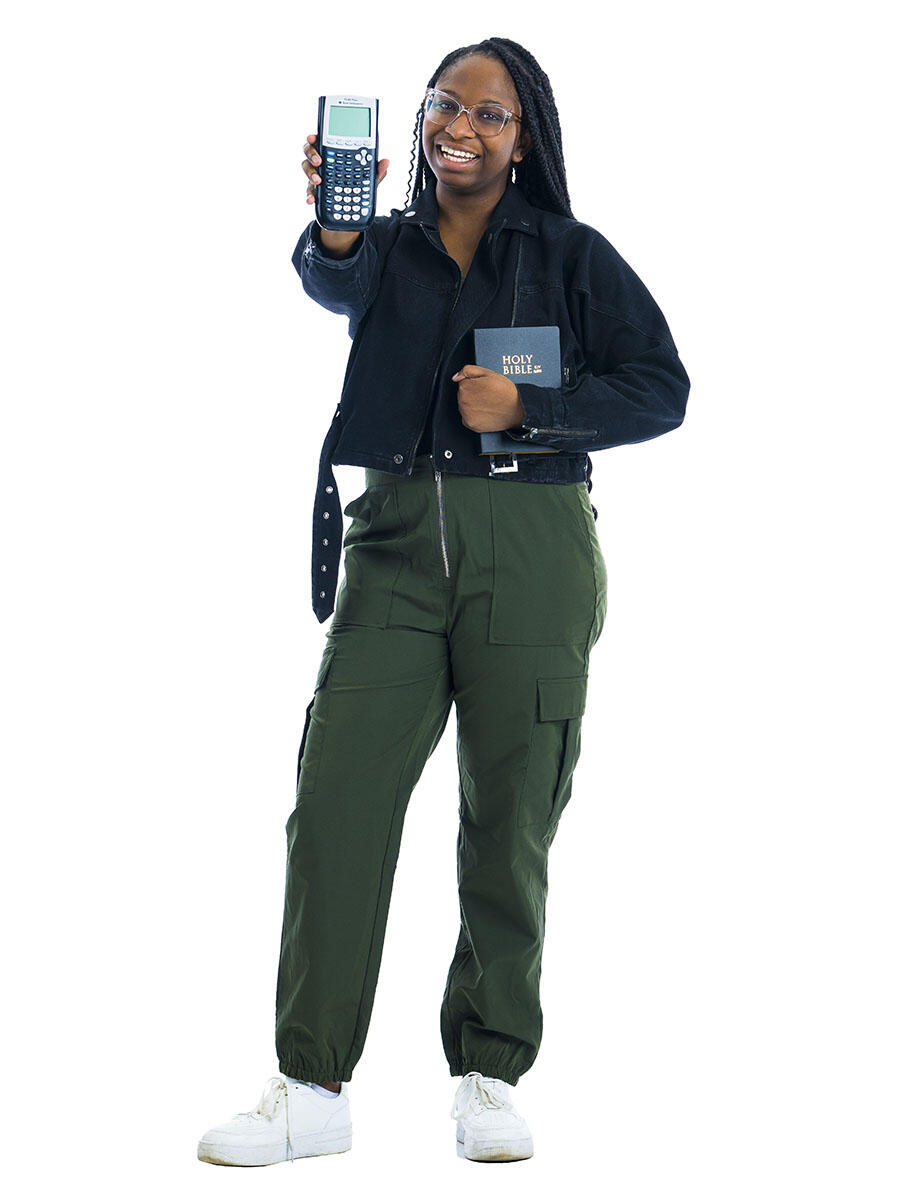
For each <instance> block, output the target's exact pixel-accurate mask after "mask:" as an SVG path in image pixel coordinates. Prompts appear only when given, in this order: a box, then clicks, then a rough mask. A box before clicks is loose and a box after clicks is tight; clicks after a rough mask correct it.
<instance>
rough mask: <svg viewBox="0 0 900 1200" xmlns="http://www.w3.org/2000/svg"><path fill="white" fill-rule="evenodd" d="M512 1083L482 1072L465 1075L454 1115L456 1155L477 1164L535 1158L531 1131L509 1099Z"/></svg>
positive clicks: (460, 1086)
mask: <svg viewBox="0 0 900 1200" xmlns="http://www.w3.org/2000/svg"><path fill="white" fill-rule="evenodd" d="M509 1090H510V1089H509V1084H508V1083H506V1082H505V1081H504V1080H502V1079H492V1078H491V1077H489V1076H485V1075H482V1074H481V1072H480V1071H470V1072H469V1073H468V1075H464V1076H463V1080H462V1083H460V1085H459V1087H458V1088H457V1089H456V1096H455V1097H454V1100H453V1107H452V1108H451V1110H450V1116H451V1117H455V1118H456V1143H457V1145H456V1153H457V1154H458V1155H459V1156H460V1158H471V1159H473V1160H474V1161H475V1162H515V1161H516V1160H517V1159H520V1158H531V1156H532V1154H534V1144H533V1142H532V1139H531V1130H530V1129H529V1128H528V1126H527V1125H526V1124H525V1120H524V1118H523V1117H522V1116H521V1115H520V1114H519V1113H518V1112H516V1110H515V1108H514V1107H513V1105H512V1102H511V1101H510V1098H509Z"/></svg>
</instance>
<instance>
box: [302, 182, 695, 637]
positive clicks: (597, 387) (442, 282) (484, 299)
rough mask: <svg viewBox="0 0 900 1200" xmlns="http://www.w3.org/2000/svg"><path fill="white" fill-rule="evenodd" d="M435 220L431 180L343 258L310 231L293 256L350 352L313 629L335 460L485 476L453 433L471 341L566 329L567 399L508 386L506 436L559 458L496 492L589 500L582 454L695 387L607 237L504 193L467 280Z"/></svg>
mask: <svg viewBox="0 0 900 1200" xmlns="http://www.w3.org/2000/svg"><path fill="white" fill-rule="evenodd" d="M437 217H438V209H437V198H436V196H435V184H434V182H433V181H432V182H431V183H430V184H429V186H428V187H427V188H426V189H425V190H424V191H423V192H422V193H421V194H420V195H419V196H417V197H416V199H415V200H414V201H413V203H412V204H411V205H410V206H409V208H406V209H402V208H394V209H391V213H390V216H387V217H375V219H374V221H373V222H372V224H371V225H370V226H369V227H368V228H367V229H366V230H365V231H364V232H363V234H362V237H361V239H360V241H359V244H358V246H357V248H356V250H355V251H354V253H353V254H352V255H351V256H350V257H349V258H332V257H330V256H329V254H328V252H327V251H326V250H325V249H324V248H323V246H322V243H321V240H320V238H319V226H318V224H317V222H316V221H315V220H312V221H310V223H309V225H308V226H307V227H306V229H304V231H303V233H302V234H301V235H300V240H299V242H298V243H297V247H296V249H295V251H294V255H293V260H292V261H293V264H294V266H295V268H296V269H297V271H298V273H299V275H300V279H301V282H302V284H303V288H304V290H305V291H306V293H307V295H309V296H311V297H312V299H313V300H315V301H316V302H317V303H318V304H321V305H322V306H323V307H324V308H327V309H328V310H329V311H330V312H334V313H340V314H342V315H343V316H346V317H347V318H348V319H349V334H350V337H351V338H352V339H353V344H352V346H351V348H350V354H349V357H348V360H347V368H346V371H345V374H344V383H343V388H342V391H341V399H340V403H339V404H338V406H337V409H336V411H335V414H334V418H333V420H332V423H331V427H330V429H329V431H328V434H327V436H326V438H325V443H324V445H323V446H322V453H321V456H320V460H319V477H318V482H317V487H316V499H315V508H314V511H313V526H312V530H313V544H312V600H313V611H314V612H315V614H316V616H317V617H318V619H319V621H324V620H326V618H327V617H328V616H329V615H330V614H331V613H332V612H333V611H334V599H335V594H336V590H337V574H338V568H339V566H340V552H341V546H342V540H343V533H342V531H343V522H342V509H341V504H340V499H339V496H338V491H337V483H336V481H335V478H334V472H333V471H332V463H337V464H347V465H353V466H361V467H375V468H377V469H378V470H381V471H389V472H391V473H393V474H396V475H409V474H411V473H412V467H413V459H414V458H415V456H416V454H417V453H422V452H423V450H424V451H430V452H431V454H432V460H433V465H434V469H435V470H436V471H443V472H445V473H448V474H457V475H480V476H485V477H486V476H488V475H490V474H492V470H491V467H492V462H491V459H490V458H489V457H488V456H483V455H480V454H479V449H480V445H479V437H478V434H477V433H476V432H475V431H474V430H471V429H468V428H466V426H464V425H463V423H462V419H461V417H460V413H459V408H458V406H457V401H456V397H457V388H458V385H457V384H456V383H454V382H453V381H452V378H451V377H452V376H453V375H455V374H456V372H457V371H458V370H459V369H460V367H462V366H463V365H465V364H466V363H474V362H475V357H474V336H473V333H472V330H473V329H475V328H494V327H505V326H510V325H557V326H558V327H559V331H560V353H561V366H562V386H561V387H559V388H548V387H542V386H539V385H537V384H530V383H519V382H518V380H516V385H517V387H518V389H519V395H520V397H521V399H522V405H523V407H524V409H525V420H524V422H523V423H522V425H521V426H517V427H516V428H514V429H509V430H507V431H506V432H507V433H508V434H509V436H510V437H511V438H513V439H514V440H517V441H522V442H528V443H534V444H537V443H540V444H542V445H546V446H550V447H552V448H554V449H556V450H558V451H559V453H558V454H522V455H518V456H517V469H516V470H515V471H508V472H504V473H501V474H497V475H496V476H494V477H495V478H496V479H498V480H501V481H505V482H509V483H516V482H519V481H525V482H537V483H579V482H582V481H585V480H586V481H587V485H588V490H590V486H591V484H590V473H591V461H590V458H589V457H588V455H589V452H590V451H593V450H604V449H606V448H607V447H609V446H619V445H623V444H625V443H629V442H642V441H646V440H647V439H648V438H653V437H657V436H658V435H659V434H662V433H666V432H668V431H669V430H670V429H675V428H676V427H677V426H678V425H680V424H681V422H682V421H683V420H684V413H685V406H686V404H687V397H688V391H689V389H690V380H689V378H688V375H687V372H686V371H685V369H684V367H683V365H682V363H681V360H680V358H679V356H678V351H677V349H676V346H675V343H674V341H673V339H672V335H671V333H670V331H669V327H668V325H667V324H666V320H665V318H664V317H663V314H662V312H661V311H660V309H659V306H658V305H657V304H656V302H655V301H654V299H653V297H652V296H651V295H650V292H649V291H648V290H647V288H646V287H645V286H644V284H643V283H642V282H641V280H640V279H639V278H638V276H637V274H636V273H635V272H634V271H633V270H632V269H631V267H630V266H629V265H628V264H627V263H626V262H625V260H624V259H623V258H622V257H621V255H619V254H618V252H617V251H616V250H615V249H614V248H613V247H612V245H610V243H609V242H608V241H607V240H606V238H604V237H603V235H602V234H600V233H598V232H597V230H595V229H593V228H592V227H591V226H590V225H585V224H584V223H583V222H581V221H576V220H573V219H572V218H571V217H563V216H560V215H558V214H556V213H551V212H547V211H545V210H544V209H539V208H534V207H533V206H532V205H530V204H529V203H528V201H527V200H526V199H525V196H524V194H523V193H522V191H521V190H520V189H519V188H518V187H517V186H516V184H514V183H513V182H512V181H510V182H509V183H508V184H507V188H506V191H505V193H504V194H503V196H502V197H501V199H500V201H499V203H498V204H497V206H496V208H495V209H494V212H493V214H492V216H491V220H490V223H489V224H488V227H487V229H486V230H485V232H484V234H483V236H482V238H481V242H480V243H479V245H478V249H477V250H476V253H475V257H474V258H473V260H472V264H471V266H470V268H469V271H468V273H467V275H466V278H465V280H462V272H461V271H460V268H459V266H458V264H457V263H456V261H455V260H454V259H453V258H452V257H451V256H450V255H449V254H448V253H447V251H446V250H445V248H444V246H443V243H442V242H441V237H440V233H439V231H438V221H437ZM429 421H430V427H429V428H428V429H426V424H427V423H428V422H429ZM429 434H430V436H429ZM420 447H422V448H420ZM502 461H503V462H509V461H510V460H508V459H503V460H502ZM591 507H592V511H593V513H594V518H595V519H596V517H597V510H596V509H594V508H593V505H592V506H591Z"/></svg>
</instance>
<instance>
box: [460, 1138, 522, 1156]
mask: <svg viewBox="0 0 900 1200" xmlns="http://www.w3.org/2000/svg"><path fill="white" fill-rule="evenodd" d="M456 1153H457V1156H458V1157H459V1158H468V1159H470V1160H471V1161H472V1162H518V1161H519V1160H520V1159H523V1158H531V1157H532V1156H533V1155H534V1139H533V1138H530V1137H527V1138H497V1139H496V1140H494V1141H491V1142H487V1141H485V1142H473V1143H472V1144H471V1145H470V1146H469V1148H468V1150H467V1149H466V1139H465V1136H463V1137H459V1135H457V1138H456Z"/></svg>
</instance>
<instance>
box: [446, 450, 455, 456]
mask: <svg viewBox="0 0 900 1200" xmlns="http://www.w3.org/2000/svg"><path fill="white" fill-rule="evenodd" d="M452 457H453V451H452V450H445V451H444V458H452Z"/></svg>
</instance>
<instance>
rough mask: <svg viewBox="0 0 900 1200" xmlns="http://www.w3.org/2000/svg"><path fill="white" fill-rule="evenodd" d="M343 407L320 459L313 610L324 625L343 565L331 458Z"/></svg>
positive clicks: (314, 526) (341, 525) (340, 522)
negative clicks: (339, 571)
mask: <svg viewBox="0 0 900 1200" xmlns="http://www.w3.org/2000/svg"><path fill="white" fill-rule="evenodd" d="M341 424H342V418H341V406H340V404H339V405H338V406H337V408H336V410H335V413H334V417H333V418H332V421H331V428H330V429H329V430H328V433H327V434H326V435H325V441H324V442H323V443H322V453H321V454H320V455H319V478H318V482H317V483H316V502H315V504H314V506H313V520H312V606H313V612H314V613H315V614H316V617H317V618H318V619H319V621H320V622H322V621H327V620H328V618H329V617H330V616H331V614H332V613H333V612H334V598H335V595H336V594H337V577H338V570H339V568H340V565H341V546H342V544H343V533H344V523H343V520H342V519H341V518H342V513H343V509H342V508H341V498H340V496H339V495H338V487H337V480H336V479H335V477H334V471H333V469H332V466H331V455H332V454H333V452H334V448H335V446H336V445H337V443H338V439H339V438H340V436H341Z"/></svg>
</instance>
